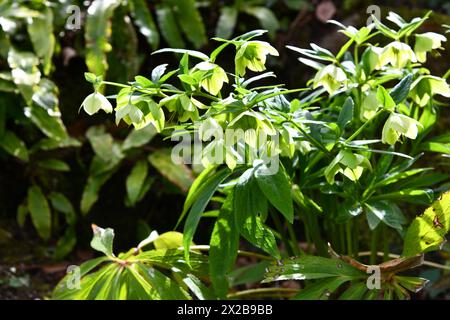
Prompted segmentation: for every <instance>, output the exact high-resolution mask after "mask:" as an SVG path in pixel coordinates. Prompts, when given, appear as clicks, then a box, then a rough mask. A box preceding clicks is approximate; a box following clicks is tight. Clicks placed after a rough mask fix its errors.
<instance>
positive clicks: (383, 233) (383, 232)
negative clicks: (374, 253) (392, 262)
mask: <svg viewBox="0 0 450 320" xmlns="http://www.w3.org/2000/svg"><path fill="white" fill-rule="evenodd" d="M387 233H388V232H387V228H386V225H385V224H384V223H383V224H382V225H381V236H382V238H383V252H384V257H383V261H387V260H389V242H388V234H387Z"/></svg>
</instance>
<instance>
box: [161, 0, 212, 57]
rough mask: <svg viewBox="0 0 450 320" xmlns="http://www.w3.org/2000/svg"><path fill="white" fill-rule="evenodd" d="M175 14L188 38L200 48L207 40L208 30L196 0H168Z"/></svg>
mask: <svg viewBox="0 0 450 320" xmlns="http://www.w3.org/2000/svg"><path fill="white" fill-rule="evenodd" d="M167 2H168V3H170V5H171V7H172V8H173V12H174V14H175V17H176V20H177V21H178V25H179V26H181V27H182V28H181V30H182V31H183V33H184V34H185V36H186V38H187V39H189V41H190V42H191V43H192V44H193V45H194V47H195V48H200V47H202V46H203V45H204V44H206V42H207V40H208V39H207V37H206V30H205V26H204V24H203V20H202V17H201V15H200V12H199V11H198V9H197V7H196V5H197V2H196V1H195V0H183V1H178V0H168V1H167Z"/></svg>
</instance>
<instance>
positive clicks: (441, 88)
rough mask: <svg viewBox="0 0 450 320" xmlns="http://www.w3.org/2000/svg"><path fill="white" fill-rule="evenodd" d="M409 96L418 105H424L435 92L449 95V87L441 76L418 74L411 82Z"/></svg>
mask: <svg viewBox="0 0 450 320" xmlns="http://www.w3.org/2000/svg"><path fill="white" fill-rule="evenodd" d="M410 90H411V92H410V96H411V97H412V99H413V100H414V102H415V103H417V104H418V105H419V106H421V107H423V106H425V105H426V104H427V103H428V102H429V101H430V99H431V98H432V97H433V96H434V95H435V94H440V95H441V96H444V97H447V98H448V97H450V88H449V87H448V84H447V82H446V81H445V79H443V78H439V77H434V76H430V75H426V76H420V77H419V78H417V80H416V81H414V82H413V83H412V84H411V89H410Z"/></svg>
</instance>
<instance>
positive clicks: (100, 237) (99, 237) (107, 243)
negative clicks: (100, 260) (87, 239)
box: [91, 224, 114, 258]
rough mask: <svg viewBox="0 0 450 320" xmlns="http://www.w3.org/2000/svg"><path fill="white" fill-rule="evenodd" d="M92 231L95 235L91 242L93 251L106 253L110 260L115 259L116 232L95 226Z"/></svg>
mask: <svg viewBox="0 0 450 320" xmlns="http://www.w3.org/2000/svg"><path fill="white" fill-rule="evenodd" d="M92 231H93V233H94V237H93V238H92V240H91V247H92V249H94V250H97V251H100V252H102V253H104V254H105V255H106V256H107V257H109V258H112V257H114V253H113V241H114V230H113V229H111V228H106V229H103V228H100V227H98V226H96V225H95V224H93V225H92Z"/></svg>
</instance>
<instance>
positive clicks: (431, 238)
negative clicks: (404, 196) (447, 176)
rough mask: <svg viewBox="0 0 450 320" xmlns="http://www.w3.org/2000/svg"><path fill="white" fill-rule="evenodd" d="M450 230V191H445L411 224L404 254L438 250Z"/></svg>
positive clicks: (405, 240)
mask: <svg viewBox="0 0 450 320" xmlns="http://www.w3.org/2000/svg"><path fill="white" fill-rule="evenodd" d="M449 230H450V192H446V193H444V194H443V195H442V196H441V197H440V198H439V199H438V200H436V201H435V202H434V203H433V204H432V205H431V206H430V207H429V208H427V209H426V210H425V212H424V213H423V214H422V215H421V216H418V217H416V218H415V219H414V220H413V222H412V223H411V225H410V226H409V228H408V230H407V232H406V235H405V239H404V247H403V253H402V256H404V257H410V256H413V255H416V254H418V253H423V252H428V251H433V250H438V249H439V247H440V246H441V244H442V243H443V242H444V241H445V235H446V234H447V233H448V231H449Z"/></svg>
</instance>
